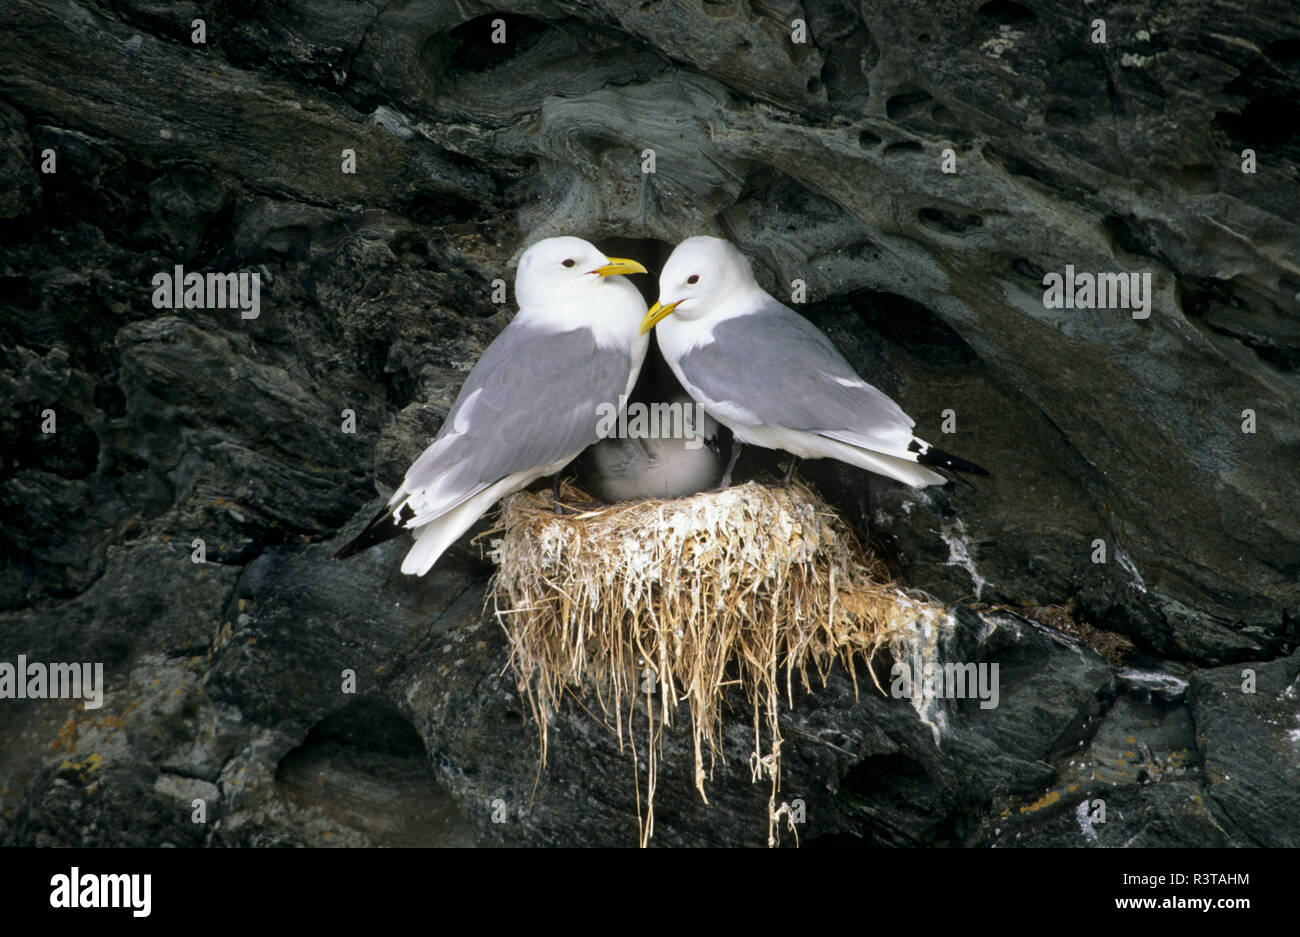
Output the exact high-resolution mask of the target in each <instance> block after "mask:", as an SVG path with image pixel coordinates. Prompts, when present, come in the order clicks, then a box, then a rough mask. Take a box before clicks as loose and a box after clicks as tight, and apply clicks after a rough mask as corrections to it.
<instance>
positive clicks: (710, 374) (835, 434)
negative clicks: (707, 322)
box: [679, 297, 915, 453]
mask: <svg viewBox="0 0 1300 937" xmlns="http://www.w3.org/2000/svg"><path fill="white" fill-rule="evenodd" d="M766 299H767V302H766V303H765V304H764V306H763V307H762V308H761V309H760V310H758V311H757V312H754V313H751V314H749V315H744V316H737V317H735V318H731V319H724V320H723V321H721V322H719V323H718V325H717V326H716V327H715V328H714V330H713V341H712V342H709V343H707V344H704V345H701V346H699V347H697V348H693V349H691V350H690V351H689V352H687V353H686V354H685V355H683V356H682V357H681V359H680V361H679V366H680V367H681V369H682V375H683V377H684V378H686V379H687V380H688V382H689V383H690V384H692V385H693V386H694V388H695V390H696V391H698V392H700V393H701V394H702V395H703V397H704V398H705V399H702V400H701V401H700V402H701V403H704V404H706V405H707V406H708V408H709V409H711V410H712V411H713V412H714V416H717V417H718V418H719V419H721V420H722V421H723V422H724V423H725V422H733V423H740V424H742V425H746V426H770V427H782V428H786V429H794V430H802V431H805V432H810V433H817V434H819V435H822V436H826V437H829V438H831V439H836V440H839V441H840V442H847V443H850V444H852V445H855V446H862V447H864V448H869V449H873V450H878V451H884V452H891V451H897V452H900V453H904V452H906V451H907V446H908V444H909V443H910V442H911V441H912V427H913V426H914V425H915V423H914V421H913V420H912V419H911V417H909V416H908V415H907V414H906V413H904V412H903V410H902V408H901V407H899V406H898V404H896V403H894V401H893V400H891V399H889V397H887V396H886V395H885V394H883V393H882V392H881V391H879V390H877V389H876V388H875V387H872V386H871V385H870V384H868V383H867V382H866V381H864V380H862V378H860V377H859V376H858V374H857V372H855V371H854V370H853V367H852V365H850V364H849V363H848V361H846V360H845V359H844V356H843V355H842V354H840V351H839V349H838V348H836V347H835V345H834V344H833V343H832V342H831V340H830V339H829V338H827V337H826V336H825V335H824V334H822V332H821V330H820V329H818V328H817V327H816V326H815V325H813V324H812V323H811V322H809V321H808V320H807V319H805V318H804V317H803V316H801V315H799V314H798V313H797V312H795V311H794V310H792V309H788V308H787V307H785V306H783V305H781V304H780V303H778V302H777V301H776V300H774V299H772V298H771V297H766Z"/></svg>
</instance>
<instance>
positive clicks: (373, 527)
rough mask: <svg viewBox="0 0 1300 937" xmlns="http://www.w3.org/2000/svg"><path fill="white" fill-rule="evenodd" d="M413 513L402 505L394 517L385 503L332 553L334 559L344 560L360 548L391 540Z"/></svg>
mask: <svg viewBox="0 0 1300 937" xmlns="http://www.w3.org/2000/svg"><path fill="white" fill-rule="evenodd" d="M413 514H414V512H412V511H411V510H410V508H408V507H407V506H406V505H402V509H401V511H399V512H398V517H396V518H394V517H393V511H392V509H391V508H389V507H388V506H387V505H385V506H384V508H383V509H382V510H381V511H380V512H379V513H378V514H376V515H375V516H374V519H373V520H371V521H370V523H369V524H367V525H366V527H365V529H364V530H363V531H361V533H359V534H357V535H356V536H355V537H353V538H352V539H351V540H349V541H348V542H347V543H346V544H344V545H343V546H342V547H340V548H339V551H338V552H337V553H335V554H334V559H336V560H346V559H347V558H348V557H349V556H356V555H357V554H358V553H360V552H361V551H362V550H369V549H370V548H371V547H377V546H379V544H381V543H386V542H388V541H389V540H392V539H393V538H394V537H396V536H397V535H398V534H400V533H401V532H402V531H403V530H404V529H405V528H404V527H403V526H402V524H404V523H405V522H406V520H407V519H408V518H409V517H411V516H412V515H413Z"/></svg>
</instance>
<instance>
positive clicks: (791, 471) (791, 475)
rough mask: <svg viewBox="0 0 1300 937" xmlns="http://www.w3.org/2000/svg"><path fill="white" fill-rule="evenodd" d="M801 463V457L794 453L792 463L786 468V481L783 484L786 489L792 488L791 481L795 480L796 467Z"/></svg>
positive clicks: (791, 457) (791, 458)
mask: <svg viewBox="0 0 1300 937" xmlns="http://www.w3.org/2000/svg"><path fill="white" fill-rule="evenodd" d="M798 461H799V457H798V456H797V455H794V454H793V453H792V454H791V455H790V462H789V464H787V465H786V467H785V481H784V482H783V483H782V484H784V485H785V487H787V488H789V487H790V479H792V478H794V466H795V463H796V462H798Z"/></svg>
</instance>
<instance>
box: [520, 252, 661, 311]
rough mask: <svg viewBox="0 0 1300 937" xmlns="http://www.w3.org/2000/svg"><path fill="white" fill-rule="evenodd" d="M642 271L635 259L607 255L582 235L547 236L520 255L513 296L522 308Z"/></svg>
mask: <svg viewBox="0 0 1300 937" xmlns="http://www.w3.org/2000/svg"><path fill="white" fill-rule="evenodd" d="M645 272H646V269H645V267H643V266H641V265H640V264H639V263H637V262H636V261H635V260H624V259H623V258H621V257H606V256H605V255H604V254H602V253H601V252H600V251H598V250H596V247H595V245H593V244H591V243H589V242H587V241H584V240H583V239H582V238H575V237H556V238H546V239H545V240H542V241H538V242H537V243H536V244H534V245H533V246H532V247H530V248H528V250H526V251H524V255H523V256H522V257H520V258H519V269H518V270H517V271H516V273H515V298H516V299H517V300H518V302H519V307H520V308H521V309H523V308H526V307H529V306H536V305H541V304H548V303H552V302H554V301H555V300H556V299H557V298H564V297H568V296H570V295H572V294H573V293H575V292H581V291H583V290H587V289H591V288H592V287H594V286H595V285H597V284H599V283H601V282H602V281H603V280H604V278H605V277H610V276H615V275H617V274H624V273H645Z"/></svg>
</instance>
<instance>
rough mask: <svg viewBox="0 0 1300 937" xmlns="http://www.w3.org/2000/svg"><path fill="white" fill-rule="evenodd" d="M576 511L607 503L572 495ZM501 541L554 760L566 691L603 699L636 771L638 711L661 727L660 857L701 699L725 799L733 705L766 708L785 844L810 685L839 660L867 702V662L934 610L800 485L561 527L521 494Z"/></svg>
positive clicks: (643, 826)
mask: <svg viewBox="0 0 1300 937" xmlns="http://www.w3.org/2000/svg"><path fill="white" fill-rule="evenodd" d="M561 500H562V502H563V503H564V504H566V505H574V504H581V503H583V502H589V500H590V499H589V498H588V497H587V496H586V495H585V494H583V493H582V492H581V491H579V490H578V489H576V488H574V487H572V486H568V485H566V486H565V488H564V489H563V491H562V493H561ZM488 536H491V537H493V538H495V539H493V540H492V549H491V551H490V552H491V556H492V558H493V559H494V560H495V562H496V563H497V566H498V570H497V573H496V577H495V586H494V588H493V590H492V591H491V594H492V595H493V597H494V602H495V605H496V612H497V616H498V620H499V621H500V622H501V623H502V625H503V626H504V628H505V630H506V633H507V635H508V636H509V640H510V647H511V664H512V665H513V667H514V671H515V676H516V680H517V681H518V686H519V691H520V695H521V697H522V698H523V699H526V700H527V701H528V704H529V706H530V708H531V711H532V714H533V717H534V718H535V720H536V722H537V725H538V727H539V734H540V741H541V764H542V765H543V766H544V765H545V761H546V744H547V727H548V722H549V719H550V718H551V716H552V715H553V714H554V712H555V711H556V705H557V703H558V702H559V698H560V696H561V695H562V694H563V693H565V692H571V693H574V694H575V695H577V696H585V695H588V694H594V695H595V696H596V698H597V700H598V702H599V704H600V707H601V709H602V711H603V712H604V714H605V716H606V718H611V717H612V720H613V722H614V726H613V728H614V729H615V731H616V732H617V734H618V739H619V746H620V749H622V747H623V745H624V743H625V741H626V742H627V743H628V744H629V747H630V748H631V750H632V754H633V758H636V757H637V755H636V751H637V746H636V744H635V738H634V736H633V725H634V717H635V716H636V713H637V710H638V708H640V709H641V711H642V712H643V713H644V715H645V720H646V722H645V725H646V734H647V741H648V744H647V752H648V755H647V757H648V760H649V764H648V766H647V767H648V771H647V781H646V791H645V797H644V802H645V810H644V813H643V811H642V796H641V790H640V786H639V785H638V788H637V814H638V823H639V827H640V841H641V844H642V845H645V844H646V843H647V841H648V840H649V838H650V836H651V834H652V833H653V831H654V790H655V783H656V778H657V768H656V765H657V760H658V757H659V754H660V753H661V751H662V730H663V727H664V726H665V725H670V724H671V723H672V719H673V716H674V713H676V712H677V708H678V705H679V703H682V702H685V703H686V704H687V710H688V712H689V714H690V720H691V731H692V734H693V739H694V748H695V786H696V788H697V789H698V790H699V793H700V796H701V797H703V798H704V801H705V803H707V802H708V796H707V793H706V791H705V782H706V780H707V779H709V778H711V776H712V771H713V767H714V765H715V763H716V761H717V759H718V758H719V757H721V751H720V744H719V743H720V739H721V728H722V711H723V698H724V695H725V692H726V690H727V689H728V688H729V687H733V686H737V685H738V686H739V687H740V688H741V689H742V690H743V692H744V693H745V694H746V695H747V697H748V702H749V705H750V708H751V709H752V712H753V726H754V752H753V754H752V755H751V761H750V766H751V770H752V772H753V779H754V780H755V781H756V782H757V781H759V780H761V779H764V778H766V779H767V780H769V781H770V785H771V793H770V795H769V798H768V841H769V844H775V842H776V838H777V836H778V833H779V829H778V828H779V820H780V818H781V817H782V816H783V815H784V816H785V817H786V820H787V826H788V827H789V828H790V829H791V830H793V829H794V827H793V825H792V824H790V823H789V819H790V817H789V808H788V806H787V805H785V804H781V805H779V806H778V804H777V795H778V793H779V790H780V759H781V743H782V738H781V732H780V727H779V725H778V719H777V717H778V712H779V705H780V700H781V697H782V696H784V697H785V701H786V705H788V706H791V707H792V706H793V704H794V687H795V685H796V684H798V685H800V686H802V687H803V688H804V689H805V690H808V689H810V688H811V687H810V684H809V676H810V672H811V673H813V674H815V675H816V676H817V677H819V678H820V679H821V681H822V683H823V684H824V683H825V681H826V678H827V675H828V674H829V671H830V669H831V666H832V665H833V664H834V662H835V661H836V660H839V661H840V662H841V663H842V664H843V665H844V666H845V667H846V668H847V670H848V672H849V674H850V675H851V676H852V678H853V684H854V688H855V691H856V689H857V685H858V684H857V676H856V670H855V660H856V659H858V658H861V659H862V660H863V661H864V662H867V661H869V660H870V658H871V656H872V655H873V654H874V653H875V651H876V650H877V649H878V648H880V647H881V646H882V645H884V644H890V643H891V642H892V641H893V640H894V639H896V638H897V637H898V636H900V635H901V634H902V633H903V631H904V630H905V629H906V628H907V627H908V626H909V625H910V624H912V623H913V622H914V621H915V620H916V619H917V614H918V600H917V599H915V598H912V597H909V596H907V595H906V594H905V593H903V592H901V590H899V589H898V587H897V586H896V585H895V584H894V582H893V580H892V577H891V576H890V575H889V573H888V571H887V570H886V568H885V567H884V565H883V564H882V563H881V562H880V561H879V560H877V559H875V558H874V557H872V556H871V555H870V554H868V553H867V552H866V551H864V550H863V549H862V547H861V546H860V544H859V543H858V542H857V540H856V539H855V538H854V536H853V534H852V532H851V531H850V530H849V529H848V527H847V526H846V525H845V523H844V522H843V521H842V520H841V519H840V518H839V517H838V516H837V515H836V514H835V513H834V512H833V511H832V510H831V509H830V508H829V507H827V506H826V505H825V504H824V503H823V502H822V501H821V500H820V499H819V498H818V497H817V495H816V494H814V493H813V492H812V491H810V490H809V489H807V488H804V487H802V486H799V485H797V484H796V485H794V486H791V487H790V488H788V489H786V488H768V487H765V486H763V485H760V484H757V483H754V482H750V483H749V484H746V485H742V486H738V487H734V488H729V489H726V490H724V491H721V492H710V493H704V494H698V495H693V496H691V497H687V498H679V499H675V500H670V501H642V502H635V503H624V504H618V505H613V506H605V505H601V506H599V507H596V506H593V507H592V508H591V509H589V510H578V511H576V512H574V513H567V514H556V513H555V511H554V506H553V501H552V497H551V494H550V492H549V491H548V492H543V493H529V492H521V493H519V494H516V495H512V496H511V497H510V498H508V499H506V500H505V501H504V503H503V505H502V510H501V515H500V520H499V522H498V525H497V527H496V528H495V529H494V530H493V531H491V532H489V534H488ZM872 678H873V680H874V679H875V678H874V674H872ZM878 685H879V684H877V686H878ZM638 703H639V704H640V707H638ZM764 735H766V744H764V740H763V736H764ZM706 765H707V767H706Z"/></svg>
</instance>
